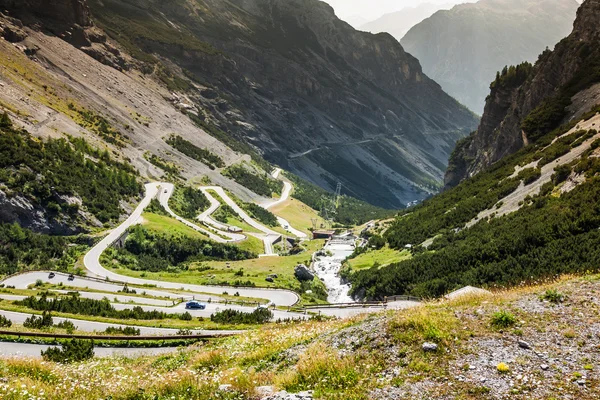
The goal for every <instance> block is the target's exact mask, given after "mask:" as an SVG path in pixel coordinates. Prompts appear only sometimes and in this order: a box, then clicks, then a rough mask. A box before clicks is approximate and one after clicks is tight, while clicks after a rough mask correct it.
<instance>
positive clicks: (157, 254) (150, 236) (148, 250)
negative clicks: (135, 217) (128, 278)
mask: <svg viewBox="0 0 600 400" xmlns="http://www.w3.org/2000/svg"><path fill="white" fill-rule="evenodd" d="M111 256H112V257H113V260H116V261H118V262H119V263H120V265H121V266H123V267H125V268H129V269H132V270H135V271H151V272H159V271H167V270H169V269H172V268H178V269H185V268H187V265H188V264H189V263H191V262H197V261H213V260H224V261H238V260H246V259H249V258H255V257H256V255H255V254H253V253H251V252H249V251H245V250H241V249H240V248H239V247H237V246H235V245H232V244H227V243H216V242H213V241H210V240H203V239H196V238H192V237H189V236H186V235H181V234H175V235H174V234H169V233H164V232H156V231H151V230H148V229H146V228H145V227H144V226H140V225H138V226H134V227H131V228H130V229H129V236H127V240H126V241H125V248H123V249H111V250H109V251H108V252H107V253H106V254H105V257H111Z"/></svg>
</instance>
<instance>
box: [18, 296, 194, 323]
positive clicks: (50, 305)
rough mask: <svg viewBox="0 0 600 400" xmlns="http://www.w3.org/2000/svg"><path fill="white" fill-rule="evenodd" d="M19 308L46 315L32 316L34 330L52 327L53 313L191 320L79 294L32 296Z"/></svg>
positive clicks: (177, 315)
mask: <svg viewBox="0 0 600 400" xmlns="http://www.w3.org/2000/svg"><path fill="white" fill-rule="evenodd" d="M15 304H16V305H17V306H23V307H27V308H29V309H32V310H36V311H42V312H44V314H43V315H42V317H41V319H39V317H35V316H32V318H33V319H34V321H33V322H32V323H31V324H30V325H31V327H32V328H35V329H41V328H43V327H45V326H52V317H51V316H50V313H51V312H59V313H66V314H73V315H77V314H82V315H89V316H94V317H104V318H114V319H124V320H131V319H134V320H161V319H169V318H171V319H172V318H179V319H181V320H183V321H189V320H191V319H192V318H191V315H190V314H189V313H183V314H167V313H164V312H160V311H145V310H144V309H143V308H142V307H139V306H136V307H133V308H131V309H125V310H117V309H115V308H114V307H113V305H112V304H110V301H109V300H108V298H105V299H103V300H94V299H85V298H80V297H79V296H78V295H77V293H74V294H72V295H70V296H68V297H54V298H48V297H46V295H45V294H42V295H41V296H40V297H39V298H38V297H37V296H31V297H28V298H26V299H24V300H19V301H16V302H15Z"/></svg>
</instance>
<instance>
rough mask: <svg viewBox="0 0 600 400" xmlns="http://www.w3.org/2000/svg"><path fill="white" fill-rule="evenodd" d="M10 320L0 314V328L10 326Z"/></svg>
mask: <svg viewBox="0 0 600 400" xmlns="http://www.w3.org/2000/svg"><path fill="white" fill-rule="evenodd" d="M11 326H12V321H11V320H10V319H8V318H6V317H5V316H4V315H0V328H10V327H11Z"/></svg>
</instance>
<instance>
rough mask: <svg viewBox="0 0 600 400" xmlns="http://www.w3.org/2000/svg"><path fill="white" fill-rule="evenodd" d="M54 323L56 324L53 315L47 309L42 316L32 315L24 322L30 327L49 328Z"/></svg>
mask: <svg viewBox="0 0 600 400" xmlns="http://www.w3.org/2000/svg"><path fill="white" fill-rule="evenodd" d="M52 325H54V322H53V321H52V315H50V313H49V312H46V311H44V313H43V314H42V316H41V317H36V316H35V315H32V316H31V317H29V318H27V319H26V320H25V322H23V326H24V327H25V328H30V329H43V328H49V327H51V326H52Z"/></svg>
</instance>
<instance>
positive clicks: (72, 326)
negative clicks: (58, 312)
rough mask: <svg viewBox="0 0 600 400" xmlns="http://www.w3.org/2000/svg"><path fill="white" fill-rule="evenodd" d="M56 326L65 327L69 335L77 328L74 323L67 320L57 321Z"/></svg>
mask: <svg viewBox="0 0 600 400" xmlns="http://www.w3.org/2000/svg"><path fill="white" fill-rule="evenodd" d="M56 327H57V328H59V329H65V330H66V331H67V333H68V334H69V335H70V334H72V333H73V332H75V331H76V330H77V327H76V326H75V324H73V322H71V321H69V320H64V321H61V322H59V323H58V324H56Z"/></svg>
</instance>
